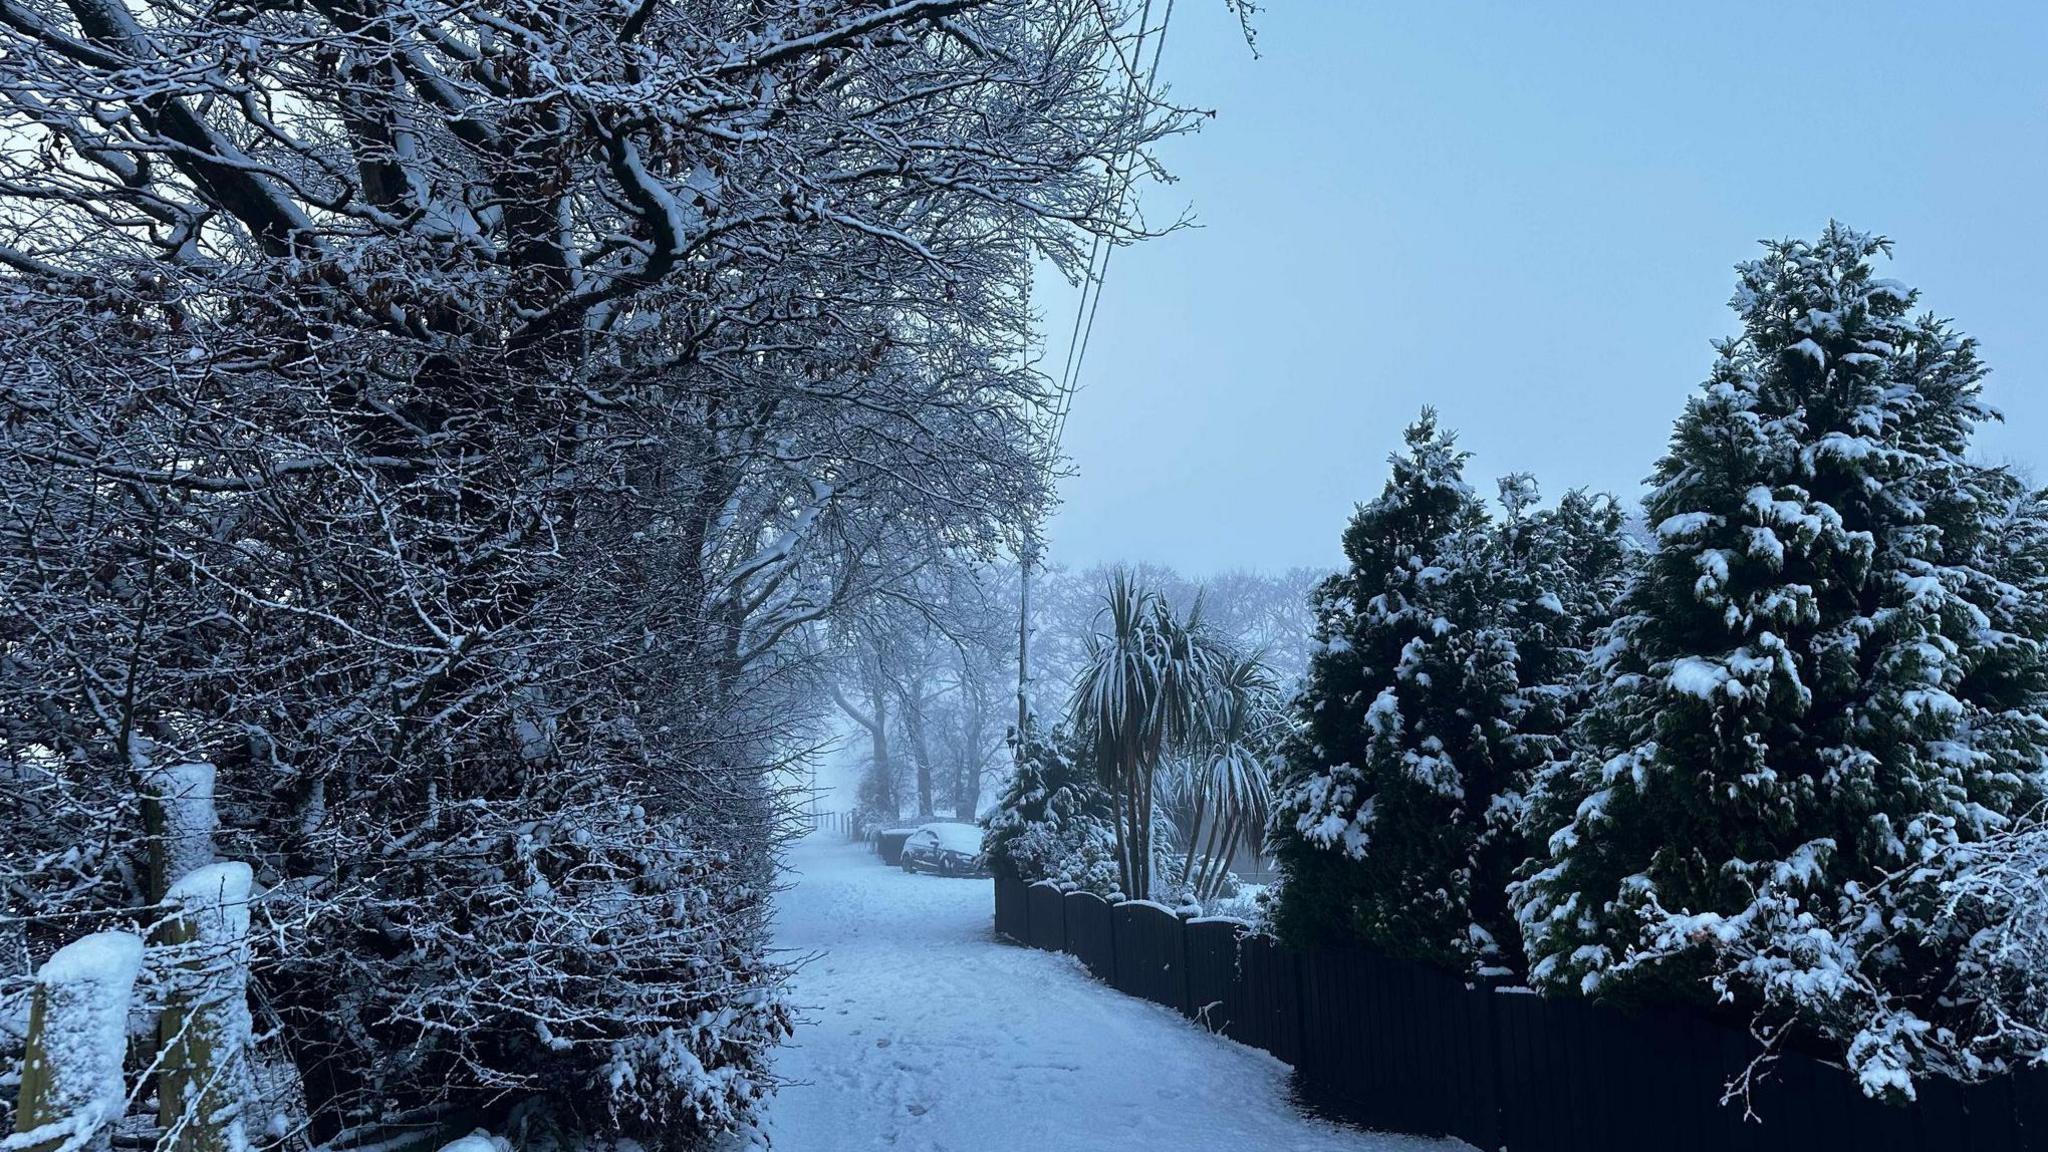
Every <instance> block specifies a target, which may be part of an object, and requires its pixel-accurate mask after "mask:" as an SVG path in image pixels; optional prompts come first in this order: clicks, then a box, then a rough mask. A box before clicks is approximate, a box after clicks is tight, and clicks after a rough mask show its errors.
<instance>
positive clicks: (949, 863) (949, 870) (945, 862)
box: [939, 857, 953, 876]
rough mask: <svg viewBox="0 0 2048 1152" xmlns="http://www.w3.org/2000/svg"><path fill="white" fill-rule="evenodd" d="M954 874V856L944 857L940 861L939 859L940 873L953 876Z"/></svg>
mask: <svg viewBox="0 0 2048 1152" xmlns="http://www.w3.org/2000/svg"><path fill="white" fill-rule="evenodd" d="M952 874H953V860H952V858H951V857H947V858H945V859H942V860H940V861H939V875H941V876H951V875H952Z"/></svg>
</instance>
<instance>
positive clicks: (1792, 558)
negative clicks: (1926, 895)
mask: <svg viewBox="0 0 2048 1152" xmlns="http://www.w3.org/2000/svg"><path fill="white" fill-rule="evenodd" d="M1886 251H1887V245H1886V243H1885V242H1884V241H1883V240H1880V239H1875V238H1872V237H1868V236H1864V235H1861V234H1858V233H1855V232H1853V231H1850V230H1848V229H1846V228H1842V227H1840V226H1838V225H1832V224H1831V225H1830V226H1829V227H1828V229H1827V231H1826V232H1825V233H1824V234H1823V235H1822V236H1821V238H1820V239H1819V240H1818V241H1817V242H1812V243H1808V242H1804V241H1783V242H1777V243H1772V244H1769V245H1767V246H1766V254H1765V256H1764V258H1763V259H1761V260H1758V261H1755V262H1752V263H1749V264H1745V265H1743V266H1741V268H1740V270H1739V271H1740V275H1741V286H1740V288H1739V289H1738V290H1737V293H1736V297H1735V301H1734V306H1735V308H1736V310H1737V312H1738V313H1739V314H1740V315H1741V317H1742V321H1743V330H1742V333H1741V335H1739V336H1737V337H1735V338H1734V339H1731V340H1728V341H1726V342H1724V343H1723V344H1721V345H1720V346H1719V349H1718V351H1719V357H1718V359H1717V361H1716V363H1715V366H1714V370H1713V374H1712V376H1711V377H1710V378H1709V379H1708V381H1707V382H1706V384H1705V385H1704V386H1703V387H1702V388H1701V390H1700V392H1699V393H1698V394H1697V395H1696V396H1694V397H1693V398H1692V400H1690V401H1689V402H1688V404H1687V406H1686V411H1685V414H1684V415H1683V416H1682V417H1681V418H1680V420H1679V422H1678V425H1677V427H1676V429H1675V430H1674V432H1673V434H1672V438H1671V446H1670V450H1669V452H1668V453H1667V455H1666V456H1665V457H1664V459H1663V460H1662V461H1660V462H1659V464H1658V467H1657V471H1656V474H1655V476H1654V478H1653V479H1654V482H1655V488H1654V491H1653V492H1652V493H1651V495H1650V497H1649V499H1648V501H1647V504H1646V507H1647V511H1648V514H1649V520H1650V522H1651V523H1652V524H1653V525H1655V532H1656V536H1657V547H1656V550H1655V552H1654V553H1653V554H1652V555H1651V556H1650V557H1649V559H1648V562H1647V567H1646V570H1645V571H1644V574H1643V576H1642V578H1641V579H1640V580H1639V581H1638V582H1637V583H1636V584H1635V585H1634V587H1633V588H1632V589H1631V590H1630V592H1629V593H1628V595H1627V597H1626V599H1625V602H1624V605H1623V609H1622V614H1621V616H1620V618H1619V619H1618V620H1617V622H1616V623H1615V624H1614V626H1613V628H1612V630H1611V632H1610V634H1609V636H1608V637H1607V639H1606V640H1605V642H1604V644H1603V647H1602V652H1603V658H1602V662H1601V666H1600V668H1599V671H1598V681H1599V682H1598V686H1597V693H1596V699H1595V703H1594V705H1593V706H1592V708H1591V709H1590V710H1589V712H1588V713H1587V714H1586V716H1585V717H1584V719H1583V721H1582V723H1581V724H1580V725H1579V727H1578V729H1577V731H1576V734H1575V743H1576V744H1577V745H1578V751H1577V753H1576V756H1575V758H1574V760H1573V762H1572V764H1571V766H1570V767H1569V769H1568V770H1565V771H1560V772H1556V773H1552V774H1550V775H1548V776H1546V778H1545V780H1544V782H1543V787H1542V788H1541V790H1540V792H1541V794H1540V795H1539V796H1538V797H1537V800H1536V804H1535V817H1534V818H1535V822H1536V824H1537V826H1538V827H1539V828H1540V829H1541V830H1542V831H1543V832H1544V833H1545V834H1546V841H1545V848H1546V852H1545V853H1543V854H1541V856H1540V858H1539V859H1538V860H1537V861H1535V862H1532V864H1531V865H1530V867H1529V872H1528V876H1527V879H1526V881H1525V882H1524V883H1522V884H1521V885H1519V887H1518V889H1517V892H1516V901H1517V903H1518V906H1519V914H1520V918H1521V922H1522V924H1523V927H1524V930H1525V934H1526V936H1527V940H1528V947H1529V952H1530V959H1531V962H1532V965H1533V968H1532V975H1533V976H1534V978H1535V979H1537V980H1538V981H1540V982H1542V983H1544V984H1547V985H1549V986H1552V987H1561V988H1576V989H1581V990H1584V991H1587V992H1597V993H1611V992H1616V991H1628V992H1630V993H1632V994H1636V995H1648V994H1654V995H1679V996H1689V997H1695V998H1702V999H1703V998H1707V997H1711V996H1716V995H1719V994H1722V993H1724V992H1728V991H1730V990H1733V991H1735V992H1737V993H1739V994H1742V995H1745V996H1748V997H1760V998H1761V999H1762V1000H1763V1001H1765V1002H1767V1003H1771V1004H1774V1005H1778V1006H1779V1007H1781V1008H1784V1009H1786V1010H1788V1011H1791V1012H1793V1013H1795V1014H1796V1015H1798V1016H1800V1017H1801V1018H1803V1019H1806V1020H1808V1021H1809V1022H1811V1023H1814V1024H1816V1025H1817V1026H1819V1027H1821V1028H1823V1029H1826V1030H1830V1031H1839V1033H1840V1034H1841V1035H1842V1036H1843V1037H1844V1039H1845V1040H1847V1041H1848V1043H1849V1047H1850V1052H1851V1061H1852V1063H1854V1064H1856V1065H1857V1067H1858V1069H1859V1071H1861V1072H1862V1073H1863V1074H1864V1077H1865V1083H1866V1086H1871V1087H1872V1088H1873V1090H1884V1089H1890V1088H1896V1087H1900V1086H1901V1085H1903V1084H1904V1083H1905V1077H1906V1069H1908V1068H1909V1067H1910V1066H1912V1065H1914V1064H1915V1063H1916V1061H1917V1056H1916V1055H1915V1052H1916V1051H1917V1050H1918V1049H1919V1048H1920V1046H1921V1045H1922V1044H1923V1043H1924V1040H1923V1039H1922V1037H1923V1036H1924V1035H1926V1034H1927V1032H1928V1029H1927V1027H1926V1022H1925V1020H1924V1019H1921V1018H1919V1016H1918V1015H1916V1014H1924V1015H1925V1016H1926V1017H1928V1018H1940V1017H1942V1016H1944V1015H1952V1013H1950V1012H1949V1010H1948V1009H1947V1008H1946V1007H1944V1006H1943V1005H1942V1004H1941V1002H1940V1001H1941V999H1942V988H1943V986H1944V980H1943V978H1942V977H1941V975H1940V974H1941V973H1942V972H1943V970H1944V968H1945V964H1944V962H1943V960H1942V959H1941V957H1940V956H1939V955H1938V954H1935V953H1932V952H1929V951H1927V949H1926V944H1925V942H1924V941H1922V942H1921V943H1915V942H1913V940H1912V938H1913V937H1914V934H1915V931H1916V928H1915V923H1914V919H1915V914H1914V913H1912V911H1911V910H1909V909H1905V908H1900V907H1885V906H1882V904H1881V903H1880V902H1879V901H1878V900H1877V899H1876V897H1874V896H1873V895H1872V893H1874V892H1876V891H1878V890H1879V887H1880V885H1881V884H1882V883H1883V881H1884V880H1885V878H1886V877H1887V876H1889V875H1891V874H1894V873H1897V872H1899V871H1901V870H1905V869H1909V868H1912V867H1914V866H1916V865H1918V864H1919V863H1920V862H1923V861H1926V860H1929V859H1932V858H1934V857H1935V856H1936V855H1938V854H1941V853H1944V852H1946V851H1947V850H1948V849H1950V848H1952V847H1953V846H1955V845H1957V844H1959V843H1967V842H1969V841H1972V840H1976V839H1980V838H1983V837H1985V836H1987V835H1989V834H1992V833H1995V832H1996V831H1998V830H1999V829H2002V828H2005V827H2007V826H2008V825H2009V824H2010V821H2011V819H2012V817H2013V816H2014V815H2015V814H2016V813H2018V812H2020V811H2022V810H2023V809H2024V808H2026V807H2027V806H2029V805H2031V804H2033V803H2035V802H2036V801H2038V800H2039V798H2040V797H2041V796H2042V795H2043V781H2044V751H2043V750H2044V748H2048V736H2044V732H2043V727H2044V722H2043V720H2042V717H2041V715H2040V706H2041V701H2042V699H2043V687H2044V683H2048V666H2044V664H2043V659H2042V636H2043V633H2042V630H2041V624H2042V621H2041V608H2040V606H2039V601H2040V596H2039V592H2040V585H2039V583H2038V582H2037V581H2038V574H2039V571H2040V568H2039V556H2040V552H2039V550H2038V547H2037V546H2036V545H2035V544H2030V543H2029V539H2030V538H2031V539H2032V540H2034V541H2038V539H2039V538H2038V536H2037V535H2034V536H2031V537H2030V532H2037V531H2038V520H2037V519H2035V520H2032V521H2030V520H2029V516H2028V510H2029V507H2036V508H2037V507H2038V505H2029V498H2028V497H2027V496H2026V495H2025V492H2024V489H2023V487H2022V486H2020V485H2018V484H2017V482H2016V481H2014V480H2013V479H2012V478H2011V477H2010V476H2007V475H2005V474H2003V473H2001V472H1998V471H1996V470H1987V469H1984V468H1982V467H1979V466H1975V465H1972V464H1970V463H1969V462H1968V461H1967V460H1966V458H1965V453H1966V450H1967V448H1968V441H1969V436H1970V432H1971V429H1972V428H1973V427H1974V425H1975V424H1976V423H1977V422H1978V421H1980V420H1983V419H1986V418H1990V417H1991V416H1993V415H1995V414H1993V413H1991V412H1990V411H1989V410H1988V409H1986V408H1985V407H1984V406H1983V405H1982V404H1981V402H1980V401H1979V399H1978V382H1979V380H1980V379H1981V378H1982V376H1983V373H1984V369H1983V367H1982V366H1981V365H1980V364H1979V362H1978V360H1977V357H1976V347H1975V344H1974V343H1973V342H1972V341H1970V340H1968V339H1967V338H1964V337H1962V336H1960V335H1959V334H1957V333H1956V332H1954V331H1953V330H1952V329H1951V328H1950V327H1949V326H1948V324H1947V323H1946V322H1944V321H1940V320H1937V319H1935V318H1934V317H1932V316H1920V317H1918V318H1913V317H1911V316H1910V315H1909V313H1910V310H1911V308H1912V307H1913V305H1914V302H1915V297H1914V294H1913V293H1912V292H1910V291H1908V290H1907V289H1905V288H1904V287H1902V286H1900V285H1898V284H1896V283H1894V282H1891V281H1886V280H1882V279H1878V278H1877V277H1876V276H1875V275H1874V274H1873V270H1872V266H1871V261H1872V259H1873V258H1874V257H1875V256H1877V255H1879V254H1881V253H1884V252H1886ZM2015 518H2017V522H2018V524H2019V525H2022V526H2024V525H2027V524H2033V525H2035V527H2034V528H2032V529H2030V530H2019V529H2016V527H2015V524H2014V523H2013V521H2014V520H2015ZM2002 520H2003V521H2004V522H2003V523H2002V522H2001V521H2002ZM2030 580H2031V581H2036V582H2035V583H2031V584H2030V583H2029V581H2030ZM1703 977H1706V978H1708V979H1702V978H1703ZM1880 1004H1882V1005H1883V1006H1882V1007H1880Z"/></svg>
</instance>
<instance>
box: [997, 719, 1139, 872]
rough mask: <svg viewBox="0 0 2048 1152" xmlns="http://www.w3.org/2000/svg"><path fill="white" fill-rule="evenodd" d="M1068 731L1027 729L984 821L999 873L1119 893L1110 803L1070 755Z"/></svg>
mask: <svg viewBox="0 0 2048 1152" xmlns="http://www.w3.org/2000/svg"><path fill="white" fill-rule="evenodd" d="M1070 743H1071V742H1070V741H1069V739H1068V738H1067V736H1066V734H1065V733H1063V732H1060V731H1057V730H1055V731H1053V732H1051V733H1049V734H1048V733H1047V732H1045V731H1044V730H1043V729H1042V728H1040V727H1039V725H1038V721H1037V718H1036V717H1033V718H1032V719H1031V721H1030V723H1029V724H1028V725H1027V726H1026V729H1025V733H1024V737H1023V743H1022V747H1021V748H1015V747H1014V746H1013V750H1014V751H1016V752H1017V753H1018V755H1017V771H1016V773H1015V774H1014V775H1013V776H1012V777H1011V778H1010V783H1009V786H1008V787H1006V788H1004V789H1003V794H1002V796H1001V798H1000V799H998V800H997V801H996V805H995V807H994V808H992V809H991V810H990V811H989V814H988V816H987V817H985V818H984V820H983V822H982V827H983V833H982V849H983V851H984V852H986V853H987V855H988V861H989V867H990V868H991V869H993V870H994V871H995V872H996V874H997V875H1001V876H1012V877H1015V878H1017V879H1020V880H1024V881H1027V882H1028V881H1037V880H1051V881H1054V882H1055V883H1059V884H1062V885H1063V886H1072V887H1074V888H1078V889H1081V890H1084V891H1090V892H1095V893H1098V894H1100V895H1105V896H1106V895H1108V894H1109V893H1110V892H1112V891H1115V890H1116V888H1117V866H1116V844H1115V839H1114V837H1113V835H1112V834H1111V832H1110V827H1109V817H1110V798H1109V794H1108V793H1107V792H1105V791H1103V789H1102V786H1101V785H1100V784H1098V783H1097V782H1096V780H1095V777H1094V775H1093V773H1091V772H1090V771H1088V770H1087V769H1086V768H1084V767H1082V766H1081V765H1080V764H1079V763H1078V762H1077V760H1076V758H1075V756H1074V752H1073V749H1072V748H1071V747H1070Z"/></svg>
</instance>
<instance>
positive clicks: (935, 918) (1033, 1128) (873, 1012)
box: [768, 835, 1464, 1152]
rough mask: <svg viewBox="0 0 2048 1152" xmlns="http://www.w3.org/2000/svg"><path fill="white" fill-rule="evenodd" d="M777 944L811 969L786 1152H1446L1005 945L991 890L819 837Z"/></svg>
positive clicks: (788, 1063) (771, 1110)
mask: <svg viewBox="0 0 2048 1152" xmlns="http://www.w3.org/2000/svg"><path fill="white" fill-rule="evenodd" d="M789 864H790V867H791V870H792V871H793V873H795V877H794V879H795V887H793V888H791V889H790V890H788V891H786V892H784V893H783V894H782V897H781V900H780V905H779V922H778V925H777V941H778V943H779V944H780V945H781V946H782V947H784V948H787V949H790V950H791V952H792V953H793V955H794V956H806V955H808V956H811V957H812V959H811V960H810V962H809V963H808V964H807V965H806V966H805V967H804V968H803V969H802V971H800V972H799V973H798V975H797V978H796V982H795V995H796V1000H797V1003H798V1004H799V1006H800V1007H801V1009H802V1011H803V1013H804V1016H805V1022H804V1023H803V1024H801V1025H799V1026H798V1028H797V1032H796V1037H795V1039H794V1040H793V1041H792V1042H791V1044H790V1046H789V1047H788V1048H786V1049H785V1050H784V1051H783V1053H782V1054H781V1056H780V1057H779V1058H778V1062H777V1071H778V1073H779V1074H780V1075H781V1076H782V1077H783V1078H785V1079H787V1080H791V1081H795V1083H792V1084H790V1085H789V1086H787V1087H785V1088H783V1089H782V1091H781V1092H780V1093H779V1094H777V1096H776V1097H775V1099H774V1100H773V1101H772V1102H771V1103H770V1104H769V1107H768V1121H769V1122H768V1131H769V1133H770V1134H771V1135H772V1137H773V1139H774V1145H775V1148H776V1149H777V1150H778V1152H844V1150H853V1149H868V1148H900V1149H910V1150H914V1152H1004V1150H1007V1149H1020V1150H1030V1152H1092V1150H1095V1149H1102V1150H1104V1152H1112V1150H1113V1152H1141V1150H1144V1149H1153V1148H1160V1149H1171V1150H1173V1152H1211V1150H1214V1152H1253V1150H1256V1152H1451V1150H1453V1149H1460V1148H1463V1147H1464V1145H1461V1144H1457V1143H1455V1142H1448V1141H1437V1140H1421V1139H1416V1138H1413V1137H1406V1136H1386V1135H1377V1134H1373V1133H1367V1132H1358V1131H1352V1130H1348V1129H1343V1128H1339V1127H1337V1126H1334V1125H1331V1124H1327V1123H1324V1122H1322V1121H1318V1120H1311V1119H1308V1118H1305V1117H1303V1116H1301V1115H1300V1114H1298V1113H1296V1112H1295V1111H1294V1110H1293V1109H1292V1108H1291V1107H1290V1106H1289V1104H1288V1099H1287V1075H1288V1069H1287V1066H1286V1065H1284V1064H1282V1063H1280V1062H1279V1061H1277V1060H1275V1059H1273V1058H1272V1057H1270V1056H1268V1055H1266V1054H1265V1053H1263V1052H1259V1051H1256V1050H1254V1049H1250V1048H1246V1047H1243V1046H1241V1045H1238V1044H1234V1043H1232V1042H1230V1041H1228V1040H1225V1039H1223V1038H1222V1037H1220V1036H1214V1035H1211V1034H1209V1033H1207V1032H1205V1031H1202V1030H1201V1029H1199V1028H1197V1027H1195V1026H1194V1025H1193V1024H1191V1023H1189V1022H1188V1021H1186V1020H1184V1019H1182V1018H1181V1017H1180V1016H1179V1015H1178V1014H1176V1013H1174V1012H1173V1011H1171V1010H1169V1009H1166V1008H1162V1007H1160V1006H1158V1005H1156V1004H1151V1003H1148V1002H1146V1001H1143V1000H1138V999H1135V998H1132V997H1128V996H1124V995H1122V994H1120V993H1118V992H1116V991H1115V990H1113V989H1111V988H1109V987H1107V986H1105V985H1103V984H1100V983H1098V982H1096V981H1095V980H1093V979H1092V978H1090V977H1089V975H1088V973H1087V972H1086V970H1084V969H1083V968H1082V967H1081V966H1080V964H1079V962H1078V961H1075V960H1073V959H1072V958H1070V957H1066V956H1060V955H1056V954H1053V953H1047V952H1038V951H1033V950H1031V949H1028V948H1021V947H1017V946H1015V945H1011V944H1001V943H997V942H996V941H995V940H994V938H993V936H992V934H991V919H992V916H993V908H994V905H993V899H994V898H993V895H992V892H991V888H990V884H989V882H988V881H987V880H956V879H948V878H943V877H938V876H922V875H920V876H911V875H906V874H904V873H903V872H901V871H898V870H897V869H894V868H886V867H884V866H883V865H882V863H881V862H880V861H879V860H878V859H876V857H875V856H874V855H873V854H872V853H870V852H869V851H868V850H867V848H866V846H865V845H861V844H846V843H841V842H838V840H837V838H836V837H832V836H829V835H828V836H823V837H819V836H814V837H812V838H811V839H809V840H806V841H804V842H803V843H802V844H800V845H798V846H797V847H796V848H795V850H794V851H793V852H792V853H791V857H790V860H789Z"/></svg>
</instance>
